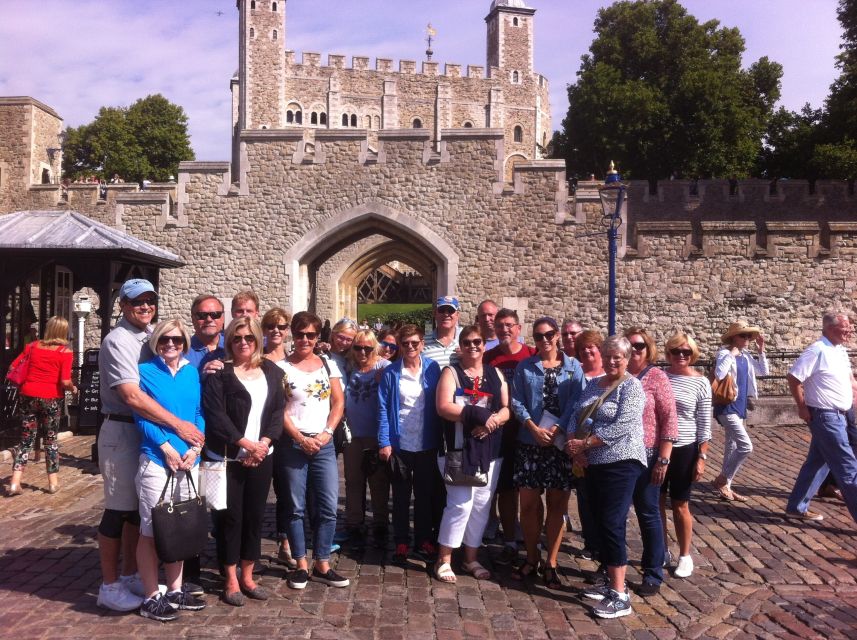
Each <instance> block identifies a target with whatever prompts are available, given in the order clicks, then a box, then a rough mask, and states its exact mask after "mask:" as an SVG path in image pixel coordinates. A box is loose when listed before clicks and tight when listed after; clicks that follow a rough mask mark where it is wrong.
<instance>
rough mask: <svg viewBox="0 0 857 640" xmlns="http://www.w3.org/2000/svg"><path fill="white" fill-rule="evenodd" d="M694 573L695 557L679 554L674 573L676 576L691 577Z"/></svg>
mask: <svg viewBox="0 0 857 640" xmlns="http://www.w3.org/2000/svg"><path fill="white" fill-rule="evenodd" d="M692 573H693V558H691V557H690V556H679V557H678V566H677V567H676V568H675V571H674V572H673V575H674V576H675V577H676V578H689V577H690V576H691V574H692Z"/></svg>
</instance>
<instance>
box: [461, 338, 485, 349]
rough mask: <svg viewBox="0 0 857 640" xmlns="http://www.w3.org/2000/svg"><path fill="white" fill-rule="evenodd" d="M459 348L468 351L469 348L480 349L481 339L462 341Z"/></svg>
mask: <svg viewBox="0 0 857 640" xmlns="http://www.w3.org/2000/svg"><path fill="white" fill-rule="evenodd" d="M461 346H462V347H464V348H465V349H469V348H470V347H481V346H482V338H473V340H466V339H463V340H462V341H461Z"/></svg>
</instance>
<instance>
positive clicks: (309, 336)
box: [293, 331, 318, 341]
mask: <svg viewBox="0 0 857 640" xmlns="http://www.w3.org/2000/svg"><path fill="white" fill-rule="evenodd" d="M293 335H294V336H295V340H310V341H312V340H315V339H316V338H317V337H318V332H317V331H295V332H294V334H293Z"/></svg>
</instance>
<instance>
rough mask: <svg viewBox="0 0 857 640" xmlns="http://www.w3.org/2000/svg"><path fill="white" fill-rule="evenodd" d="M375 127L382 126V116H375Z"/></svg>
mask: <svg viewBox="0 0 857 640" xmlns="http://www.w3.org/2000/svg"><path fill="white" fill-rule="evenodd" d="M375 128H376V129H380V128H381V116H375Z"/></svg>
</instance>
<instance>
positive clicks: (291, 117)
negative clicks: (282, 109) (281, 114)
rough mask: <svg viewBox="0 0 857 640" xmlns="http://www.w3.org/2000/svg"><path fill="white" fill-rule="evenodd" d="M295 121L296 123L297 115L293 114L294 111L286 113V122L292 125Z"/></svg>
mask: <svg viewBox="0 0 857 640" xmlns="http://www.w3.org/2000/svg"><path fill="white" fill-rule="evenodd" d="M294 121H295V114H294V113H292V111H291V110H289V111H286V122H288V123H289V124H291V123H292V122H294Z"/></svg>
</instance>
